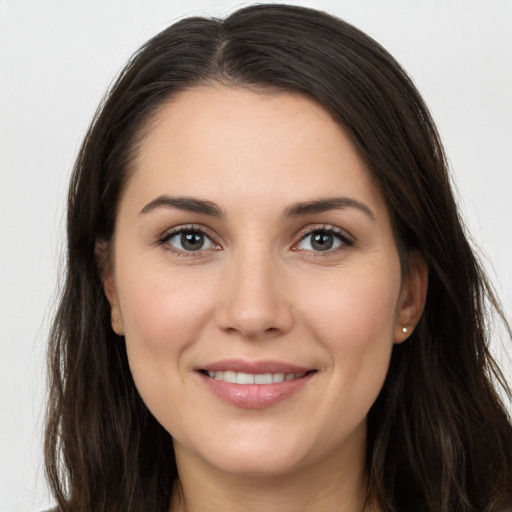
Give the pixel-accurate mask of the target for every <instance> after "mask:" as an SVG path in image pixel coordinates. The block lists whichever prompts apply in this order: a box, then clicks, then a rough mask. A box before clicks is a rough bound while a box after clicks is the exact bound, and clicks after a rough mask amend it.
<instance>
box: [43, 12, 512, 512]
mask: <svg viewBox="0 0 512 512" xmlns="http://www.w3.org/2000/svg"><path fill="white" fill-rule="evenodd" d="M214 83H221V84H225V85H228V86H242V87H254V88H258V89H263V90H264V89H266V88H267V89H278V90H285V91H286V90H289V91H295V92H300V93H303V94H305V95H307V96H309V97H312V98H314V99H315V100H316V101H318V102H319V103H320V104H321V105H323V107H324V108H325V109H326V110H327V111H328V112H330V113H331V115H332V116H333V117H334V118H335V119H337V120H338V121H339V123H340V124H341V125H343V126H344V128H345V129H346V131H347V133H348V134H349V135H350V137H351V138H352V140H353V142H354V144H355V145H356V147H357V148H358V149H359V151H360V153H361V155H362V157H363V158H364V159H365V161H366V163H367V166H368V169H369V171H370V173H371V176H372V178H373V180H374V181H375V183H376V184H377V186H378V187H379V189H380V190H381V192H382V193H383V195H384V197H385V198H386V201H387V203H388V206H389V210H390V213H391V216H392V220H393V222H394V227H395V231H396V236H397V240H398V247H399V252H400V255H401V258H402V263H403V266H404V271H406V269H407V255H408V254H409V252H410V251H411V250H413V249H414V250H418V251H420V252H421V253H422V254H423V256H424V258H425V260H426V262H427V263H428V267H429V290H428V296H427V301H426V307H425V311H424V314H423V317H422V319H421V321H420V323H419V325H418V327H417V329H416V330H415V332H414V333H413V334H412V336H411V338H410V339H409V340H408V341H407V342H406V343H403V344H399V345H396V346H395V347H394V349H393V350H394V351H393V355H392V360H391V366H390V369H389V374H388V377H387V380H386V382H385V385H384V387H383V389H382V392H381V393H380V395H379V397H378V399H377V401H376V403H375V404H374V405H373V407H372V409H371V410H370V413H369V417H368V448H367V465H368V472H369V477H370V478H369V489H368V495H369V497H370V498H372V499H376V500H377V502H378V503H379V504H380V505H381V506H382V508H383V509H384V510H385V511H395V512H400V511H408V512H410V511H415V512H421V511H425V512H426V511H428V512H440V511H446V512H455V511H458V512H469V511H479V512H481V511H486V512H498V511H503V510H505V509H506V508H507V507H510V506H511V505H512V427H511V423H510V418H509V417H508V416H507V414H506V411H505V407H504V406H503V403H502V402H501V401H500V399H499V395H498V394H497V392H496V390H495V387H494V385H496V384H501V385H502V386H503V390H504V392H505V394H506V393H508V391H507V388H506V385H505V382H504V379H503V377H502V375H501V373H500V371H499V369H498V367H497V365H496V364H495V362H494V361H493V359H492V357H491V355H490V353H489V350H488V345H487V342H488V332H487V325H488V324H487V319H486V314H487V313H488V312H489V311H491V310H493V311H495V312H497V313H498V315H501V317H502V318H503V319H504V317H503V314H502V313H501V311H500V309H499V306H498V304H497V302H496V300H495V299H494V296H493V294H492V291H491V289H490V287H489V285H488V283H487V280H486V278H485V276H484V274H483V272H482V270H481V267H480V266H479V264H478V262H477V260H476V258H475V255H474V252H473V250H472V249H471V247H470V245H469V243H468V241H467V238H466V236H465V234H464V230H463V227H462V223H461V220H460V218H459V215H458V213H457V208H456V205H455V202H454V198H453V195H452V191H451V188H450V179H449V176H448V172H447V164H446V159H445V156H444V151H443V148H442V145H441V142H440V140H439V136H438V134H437V131H436V129H435V127H434V124H433V122H432V119H431V117H430V115H429V113H428V110H427V108H426V106H425V105H424V103H423V101H422V99H421V97H420V96H419V94H418V92H417V90H416V89H415V87H414V86H413V84H412V83H411V80H410V79H409V78H408V76H407V75H406V73H405V72H404V71H403V70H402V69H401V67H400V66H399V65H398V64H397V63H396V62H395V60H394V59H393V58H392V57H391V56H390V55H389V54H388V53H387V52H386V51H385V50H384V49H383V48H382V47H381V46H380V45H379V44H377V43H376V42H375V41H373V40H372V39H371V38H369V37H368V36H366V35H365V34H364V33H362V32H360V31H359V30H357V29H356V28H354V27H352V26H351V25H349V24H347V23H345V22H343V21H341V20H339V19H337V18H335V17H332V16H329V15H327V14H325V13H322V12H319V11H315V10H311V9H306V8H300V7H293V6H285V5H258V6H253V7H248V8H244V9H241V10H239V11H237V12H235V13H234V14H232V15H230V16H229V17H228V18H226V19H224V20H216V19H206V18H188V19H184V20H182V21H179V22H178V23H176V24H174V25H172V26H171V27H169V28H168V29H166V30H164V31H163V32H161V33H160V34H158V35H157V36H156V37H154V38H153V39H151V40H150V41H149V42H148V43H147V44H146V45H145V46H144V47H143V48H142V49H141V50H140V51H139V52H137V54H136V55H135V56H134V57H133V59H132V60H131V61H130V62H129V63H128V65H127V67H126V68H125V69H124V71H123V72H122V73H121V75H120V77H119V78H118V80H117V81H116V82H115V83H114V84H113V86H112V88H111V90H110V92H109V94H108V96H107V98H106V100H105V101H104V102H103V104H102V105H101V107H100V109H99V111H98V113H97V115H96V117H95V119H94V121H93V123H92V125H91V128H90V129H89V132H88V133H87V136H86V138H85V141H84V143H83V146H82V148H81V150H80V154H79V156H78V159H77V162H76V165H75V168H74V173H73V176H72V180H71V185H70V191H69V199H68V221H67V222H68V223H67V235H68V252H67V274H66V281H65V285H64V288H63V291H62V296H61V300H60V305H59V309H58V312H57V315H56V318H55V322H54V325H53V329H52V332H51V336H50V348H49V363H50V374H49V375H50V377H49V379H50V396H49V405H48V414H47V428H46V438H45V455H46V471H47V475H48V478H49V482H50V484H51V488H52V490H53V493H54V495H55V497H56V499H57V500H58V505H59V507H60V509H61V510H62V511H73V512H82V511H84V512H85V511H87V512H93V511H94V512H102V511H103V512H107V511H108V512H115V511H119V512H121V511H122V512H128V511H134V512H138V511H141V512H142V511H146V512H147V511H162V512H163V511H167V510H168V507H169V501H170V496H171V491H172V484H173V481H174V479H175V478H176V467H175V462H174V454H173V448H172V443H171V437H170V436H169V434H168V433H167V432H166V431H165V430H164V429H163V427H162V426H161V425H159V424H158V422H157V421H156V420H155V419H154V418H153V416H152V415H151V413H150V412H149V411H148V410H147V408H146V406H145V405H144V403H143V402H142V400H141V398H140V397H139V395H138V393H137V390H136V388H135V385H134V382H133V380H132V377H131V374H130V370H129V366H128V361H127V356H126V351H125V344H124V340H123V338H122V337H118V336H117V335H115V334H114V332H113V331H112V329H111V326H110V309H109V303H108V301H107V299H106V297H105V294H104V291H103V286H102V280H101V275H100V270H99V268H98V265H97V257H96V256H95V243H96V242H97V241H98V240H103V241H106V242H107V244H108V242H109V240H111V238H112V235H113V232H114V228H115V221H116V208H117V205H118V202H119V196H120V193H121V191H122V189H123V184H124V183H125V181H126V179H127V175H128V174H129V172H130V162H131V161H132V160H133V158H134V154H135V152H136V150H137V141H138V139H140V137H141V127H143V126H144V123H145V122H147V120H148V119H150V118H151V115H152V114H153V113H155V112H156V110H157V109H158V108H159V107H160V106H161V105H162V104H163V102H165V101H166V100H168V99H169V98H170V97H172V96H173V95H175V94H176V93H178V92H179V91H182V90H184V89H186V88H189V87H193V86H195V85H200V84H203V85H204V84H214ZM505 324H506V322H505ZM508 333H509V334H510V330H509V331H508ZM508 396H510V395H508Z"/></svg>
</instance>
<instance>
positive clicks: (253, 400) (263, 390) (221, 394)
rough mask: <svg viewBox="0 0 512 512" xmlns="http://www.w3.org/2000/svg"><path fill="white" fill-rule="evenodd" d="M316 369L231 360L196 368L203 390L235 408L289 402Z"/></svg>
mask: <svg viewBox="0 0 512 512" xmlns="http://www.w3.org/2000/svg"><path fill="white" fill-rule="evenodd" d="M317 373H318V370H316V369H308V368H307V367H306V368H305V367H303V366H297V365H294V364H289V363H285V362H281V361H253V362H250V361H243V360H239V359H231V360H225V361H218V362H216V363H211V364H208V365H206V367H203V368H200V367H199V368H197V370H196V375H198V376H199V377H200V381H201V382H202V383H203V385H205V386H206V388H207V389H208V390H209V391H210V392H211V393H213V394H214V395H216V396H217V397H218V398H220V399H221V400H222V401H223V402H225V403H228V404H230V405H231V406H234V407H236V408H242V409H262V408H265V407H269V406H272V405H276V404H278V403H279V402H281V401H283V400H287V399H291V398H292V397H293V396H294V395H296V394H297V393H299V392H300V391H301V390H302V389H303V388H304V387H308V386H309V382H311V380H312V378H313V377H314V376H315V374H317Z"/></svg>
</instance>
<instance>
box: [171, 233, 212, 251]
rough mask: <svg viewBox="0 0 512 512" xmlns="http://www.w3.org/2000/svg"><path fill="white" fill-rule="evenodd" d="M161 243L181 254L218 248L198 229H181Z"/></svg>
mask: <svg viewBox="0 0 512 512" xmlns="http://www.w3.org/2000/svg"><path fill="white" fill-rule="evenodd" d="M161 243H165V244H168V245H170V246H171V248H172V249H174V250H176V251H181V252H195V251H202V250H206V249H214V248H216V247H217V246H216V244H214V243H213V241H212V239H211V238H210V237H209V236H207V235H206V234H205V233H203V232H202V231H201V230H198V229H184V228H182V229H180V230H178V231H173V232H172V233H168V234H167V235H165V236H164V237H163V238H162V239H161Z"/></svg>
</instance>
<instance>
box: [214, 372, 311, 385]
mask: <svg viewBox="0 0 512 512" xmlns="http://www.w3.org/2000/svg"><path fill="white" fill-rule="evenodd" d="M206 373H207V374H208V376H209V377H210V378H212V379H215V380H220V381H224V382H231V383H232V384H272V383H276V382H283V381H285V380H286V381H289V380H294V379H300V378H302V377H304V376H305V375H306V373H307V372H301V373H283V372H276V373H258V374H253V373H245V372H234V371H212V370H210V371H208V372H206Z"/></svg>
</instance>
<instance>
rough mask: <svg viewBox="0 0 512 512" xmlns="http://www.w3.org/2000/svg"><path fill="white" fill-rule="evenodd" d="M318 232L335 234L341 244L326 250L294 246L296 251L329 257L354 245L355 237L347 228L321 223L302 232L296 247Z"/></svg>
mask: <svg viewBox="0 0 512 512" xmlns="http://www.w3.org/2000/svg"><path fill="white" fill-rule="evenodd" d="M316 233H323V234H325V233H327V234H330V235H333V236H334V237H335V238H337V239H338V241H339V242H340V244H339V245H338V246H337V247H335V248H332V249H327V250H325V251H314V250H309V249H299V248H294V249H293V250H295V251H304V252H307V253H309V255H308V256H310V257H314V258H321V257H327V256H329V255H333V254H337V253H338V252H339V251H343V250H346V249H347V248H348V247H351V246H353V245H354V242H355V241H354V239H353V238H352V236H350V235H349V234H348V233H347V232H346V231H345V230H343V229H340V228H337V227H335V226H331V225H320V226H315V227H314V228H308V229H307V230H305V231H304V232H303V233H301V234H300V239H299V241H298V242H297V243H296V244H294V247H295V246H297V245H299V244H300V243H301V242H302V241H304V240H306V239H307V238H308V237H310V236H313V235H314V234H316Z"/></svg>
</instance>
